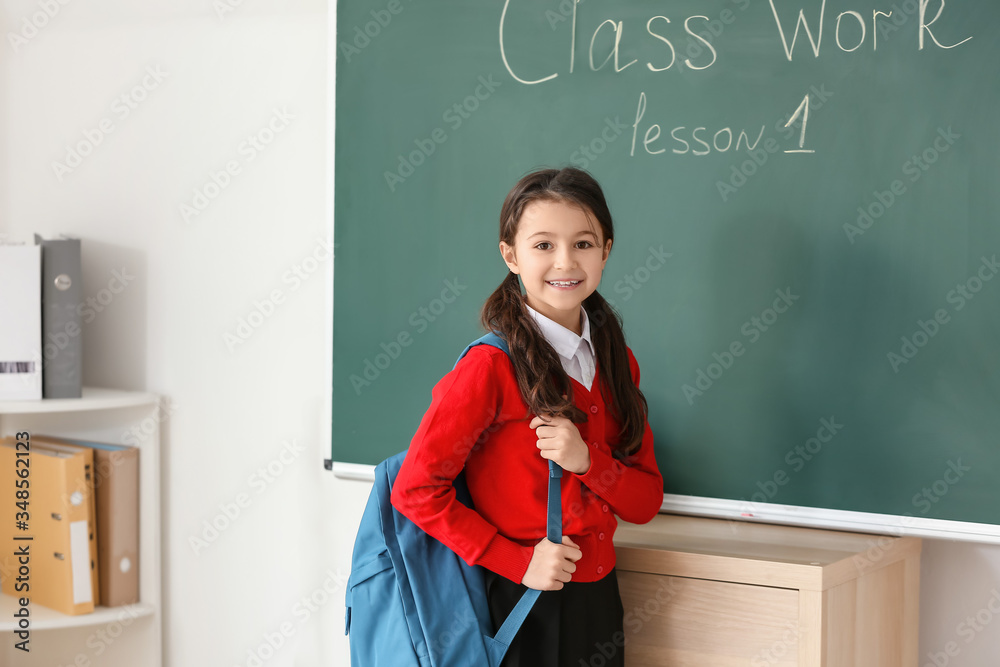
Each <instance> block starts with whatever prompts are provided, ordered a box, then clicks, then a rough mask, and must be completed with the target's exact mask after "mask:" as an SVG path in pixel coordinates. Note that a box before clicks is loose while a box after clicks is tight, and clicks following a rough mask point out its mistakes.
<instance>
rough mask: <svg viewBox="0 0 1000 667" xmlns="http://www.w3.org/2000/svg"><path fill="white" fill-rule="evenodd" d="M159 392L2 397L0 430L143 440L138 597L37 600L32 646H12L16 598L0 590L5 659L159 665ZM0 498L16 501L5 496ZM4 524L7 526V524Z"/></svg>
mask: <svg viewBox="0 0 1000 667" xmlns="http://www.w3.org/2000/svg"><path fill="white" fill-rule="evenodd" d="M164 416H165V415H164V413H163V409H162V406H161V401H160V397H159V396H157V395H155V394H150V393H146V392H132V391H120V390H114V389H101V388H96V387H84V389H83V397H82V398H78V399H44V400H35V401H0V435H3V436H7V435H13V434H15V433H17V432H18V431H27V432H28V433H30V434H32V435H42V434H45V435H54V436H64V437H70V438H81V439H88V440H96V441H100V442H109V443H116V444H126V445H135V446H137V447H138V448H139V450H140V451H139V602H138V604H134V605H126V606H123V607H103V606H99V607H97V608H96V609H95V610H94V612H93V613H91V614H81V615H78V616H68V615H66V614H61V613H59V612H57V611H54V610H52V609H49V608H47V607H43V606H41V605H38V604H32V605H31V607H30V613H31V626H30V632H31V635H30V643H29V646H30V648H31V651H30V653H24V652H23V651H19V650H17V649H15V648H14V643H15V641H16V638H15V636H14V630H15V624H14V623H13V612H14V610H15V608H16V601H15V600H14V598H13V597H11V596H7V595H3V594H0V639H2V646H0V665H18V667H36V666H37V667H43V666H44V667H52V666H54V665H76V664H90V665H101V667H132V666H134V665H142V666H143V667H161V665H162V660H163V659H162V655H163V649H162V641H163V640H162V625H163V621H162V606H161V597H160V581H161V577H160V423H161V422H162V421H163V419H164ZM0 502H13V500H12V499H10V500H8V499H6V498H0ZM4 528H5V529H6V528H7V527H6V526H4Z"/></svg>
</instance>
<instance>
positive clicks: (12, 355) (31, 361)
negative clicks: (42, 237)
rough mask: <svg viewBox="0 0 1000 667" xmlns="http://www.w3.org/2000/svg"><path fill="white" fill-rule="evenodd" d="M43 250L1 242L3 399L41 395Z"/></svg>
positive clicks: (0, 368) (0, 395) (0, 381)
mask: <svg viewBox="0 0 1000 667" xmlns="http://www.w3.org/2000/svg"><path fill="white" fill-rule="evenodd" d="M41 282H42V253H41V248H39V247H38V246H31V245H4V244H0V323H2V324H0V401H3V400H31V399H40V398H41V397H42V363H41V342H42V296H41V286H42V285H41Z"/></svg>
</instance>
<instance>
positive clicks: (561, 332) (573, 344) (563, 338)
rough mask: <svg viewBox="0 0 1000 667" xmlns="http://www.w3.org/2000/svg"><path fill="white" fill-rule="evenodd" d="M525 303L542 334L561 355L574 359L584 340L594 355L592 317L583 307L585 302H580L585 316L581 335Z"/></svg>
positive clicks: (581, 311) (582, 315) (582, 313)
mask: <svg viewBox="0 0 1000 667" xmlns="http://www.w3.org/2000/svg"><path fill="white" fill-rule="evenodd" d="M524 305H525V307H526V308H527V309H528V314H529V315H531V317H532V319H534V320H535V322H536V323H537V324H538V328H539V329H541V331H542V335H543V336H545V340H547V341H548V342H549V345H551V346H552V348H553V349H554V350H555V351H556V353H557V354H559V356H561V357H565V358H567V359H572V358H573V357H574V356H575V355H576V351H577V350H578V349H579V348H580V346H581V345H582V344H583V342H584V341H586V342H587V348H588V349H589V351H590V353H591V355H592V356H593V354H594V343H593V341H592V340H591V339H590V318H589V317H587V309H586V308H584V307H583V304H580V313H581V317H582V318H583V329H582V330H581V331H582V333H581V335H579V336H577V335H576V334H575V333H573V332H572V331H570V330H569V329H567V328H566V327H564V326H563V325H561V324H559V323H558V322H555V321H554V320H551V319H549V318H548V317H546V316H545V315H542V314H541V313H540V312H538V311H537V310H535V309H534V308H532V307H531V306H529V305H528V302H527V301H525V303H524Z"/></svg>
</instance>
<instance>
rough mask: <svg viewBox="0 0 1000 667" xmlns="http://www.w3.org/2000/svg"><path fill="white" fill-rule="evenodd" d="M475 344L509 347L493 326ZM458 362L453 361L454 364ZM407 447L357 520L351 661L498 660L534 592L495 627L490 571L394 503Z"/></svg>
mask: <svg viewBox="0 0 1000 667" xmlns="http://www.w3.org/2000/svg"><path fill="white" fill-rule="evenodd" d="M475 345H493V346H494V347H498V348H500V349H502V350H503V351H504V352H507V353H508V354H509V353H510V350H509V349H508V347H507V343H506V341H505V340H503V338H501V337H499V336H497V335H496V334H494V333H488V334H486V335H485V336H483V337H481V338H478V339H476V340H475V341H473V342H472V343H471V344H469V346H468V347H466V348H465V350H464V351H463V352H462V354H461V355H459V357H458V361H461V359H462V357H464V356H465V355H466V353H467V352H468V351H469V350H470V349H471V348H472V347H473V346H475ZM458 361H456V362H455V364H456V365H457V364H458ZM405 456H406V452H405V451H403V452H400V453H399V454H396V455H395V456H391V457H389V458H388V459H386V460H385V461H382V462H381V463H379V464H378V465H377V466H376V467H375V485H374V487H373V488H372V492H371V495H370V496H369V497H368V504H367V505H366V506H365V511H364V514H363V515H362V517H361V526H360V528H359V529H358V535H357V538H356V539H355V542H354V554H353V556H352V559H351V576H350V578H349V579H348V582H347V600H346V602H347V630H346V634H348V635H350V644H351V665H352V667H390V666H391V667H486V666H489V667H499V665H500V661H501V660H503V657H504V655H505V654H506V653H507V648H508V647H509V646H510V642H511V640H513V639H514V636H515V635H516V634H517V631H518V630H519V629H520V627H521V624H522V623H523V622H524V619H525V617H527V615H528V612H529V611H531V607H532V606H533V605H534V604H535V600H536V599H538V594H539V591H537V590H534V589H528V591H527V592H525V593H524V595H523V596H522V598H521V599H520V600H519V601H518V603H517V606H515V608H514V610H513V611H512V612H511V613H510V615H509V616H508V617H507V619H506V620H505V621H504V623H503V625H502V626H501V627H500V629H499V631H497V632H496V633H495V634H494V628H493V624H492V621H491V620H490V612H489V606H488V604H487V600H486V584H485V578H484V570H483V568H482V567H481V566H478V565H472V566H470V565H468V564H467V563H466V562H465V561H464V560H462V559H461V557H459V556H458V555H457V554H456V553H455V552H454V551H452V550H451V549H450V548H448V547H447V546H445V545H444V544H442V543H441V542H439V541H438V540H437V539H436V538H434V537H431V536H430V535H428V534H427V533H425V532H424V531H423V530H422V529H420V528H419V527H418V526H417V525H416V524H414V523H413V522H411V521H410V520H409V519H407V518H406V517H405V516H403V515H402V514H400V513H399V512H398V511H397V510H396V509H395V508H394V507H393V506H392V504H391V503H390V501H389V498H390V494H391V493H392V484H393V481H395V479H396V473H398V472H399V468H400V466H401V465H402V463H403V458H404V457H405ZM561 476H562V469H561V468H560V467H559V466H558V465H557V464H556V463H555V462H554V461H549V498H548V516H547V517H546V523H547V526H546V527H547V537H548V539H550V540H552V541H553V542H556V543H560V542H562V508H561V506H560V501H559V498H560V496H559V488H560V477H561ZM454 486H455V493H456V496H457V498H458V500H459V501H460V502H462V503H463V504H465V505H467V506H469V507H472V500H471V497H470V495H469V490H468V487H467V485H466V483H465V476H464V474H459V475H458V476H457V477H456V478H455V480H454Z"/></svg>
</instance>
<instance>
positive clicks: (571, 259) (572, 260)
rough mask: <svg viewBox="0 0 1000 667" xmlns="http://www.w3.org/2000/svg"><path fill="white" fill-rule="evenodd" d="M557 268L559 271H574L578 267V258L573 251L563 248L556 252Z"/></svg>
mask: <svg viewBox="0 0 1000 667" xmlns="http://www.w3.org/2000/svg"><path fill="white" fill-rule="evenodd" d="M555 266H556V268H559V269H572V268H573V267H574V266H576V256H575V255H574V254H573V251H572V249H570V248H567V247H565V246H564V247H563V248H561V249H560V250H558V251H557V252H556V259H555Z"/></svg>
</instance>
